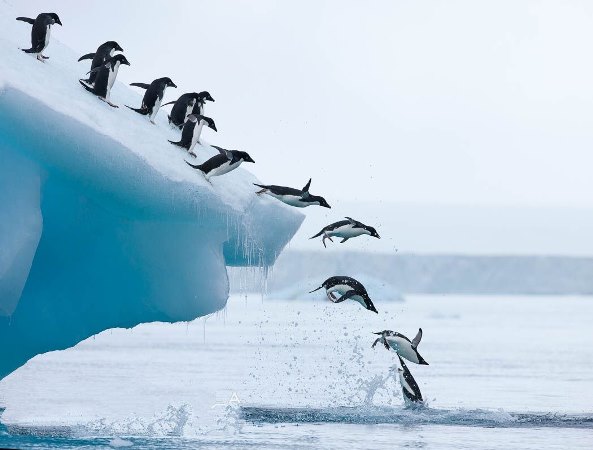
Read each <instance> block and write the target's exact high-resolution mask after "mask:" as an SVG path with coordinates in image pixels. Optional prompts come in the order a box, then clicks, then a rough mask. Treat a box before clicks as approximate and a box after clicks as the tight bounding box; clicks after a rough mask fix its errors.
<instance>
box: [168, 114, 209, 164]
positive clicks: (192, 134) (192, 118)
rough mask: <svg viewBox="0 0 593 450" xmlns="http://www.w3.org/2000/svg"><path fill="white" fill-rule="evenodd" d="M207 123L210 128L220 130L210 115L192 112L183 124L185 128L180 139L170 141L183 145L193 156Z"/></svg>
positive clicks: (179, 145)
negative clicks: (205, 115)
mask: <svg viewBox="0 0 593 450" xmlns="http://www.w3.org/2000/svg"><path fill="white" fill-rule="evenodd" d="M204 125H206V126H207V127H208V128H211V129H213V130H214V131H218V130H217V129H216V124H215V123H214V120H212V119H211V118H210V117H204V116H196V115H194V114H190V115H189V116H187V121H186V122H185V123H184V124H183V130H182V131H181V140H180V141H177V142H175V141H169V142H170V143H171V144H173V145H177V146H178V147H183V148H184V149H186V150H187V151H188V152H189V154H190V155H191V156H196V154H195V153H194V151H193V150H194V147H195V146H196V144H197V143H199V142H200V135H201V134H202V128H204Z"/></svg>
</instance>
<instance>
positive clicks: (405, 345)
mask: <svg viewBox="0 0 593 450" xmlns="http://www.w3.org/2000/svg"><path fill="white" fill-rule="evenodd" d="M386 339H387V343H388V344H389V346H390V347H391V348H392V349H393V350H394V351H395V352H396V353H397V354H398V355H399V356H401V357H402V358H405V359H407V360H408V361H411V362H413V363H416V364H419V363H420V360H419V359H418V355H417V354H416V352H415V351H414V349H413V348H412V344H410V343H409V342H408V341H406V340H405V339H403V338H400V337H398V336H387V338H386Z"/></svg>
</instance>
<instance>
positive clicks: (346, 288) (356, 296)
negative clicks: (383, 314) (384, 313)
mask: <svg viewBox="0 0 593 450" xmlns="http://www.w3.org/2000/svg"><path fill="white" fill-rule="evenodd" d="M322 288H325V293H326V295H327V298H328V299H329V300H330V301H331V302H333V303H341V302H343V301H345V300H348V299H350V300H354V301H356V302H358V303H360V304H361V305H362V306H363V307H364V308H366V309H368V310H369V311H373V312H375V313H377V314H378V313H379V312H378V311H377V309H376V308H375V305H373V302H372V301H371V298H370V297H369V294H368V293H367V290H366V289H365V287H364V286H363V285H362V283H361V282H360V281H357V280H355V279H354V278H351V277H346V276H335V277H330V278H328V279H327V280H325V281H324V282H323V283H322V284H321V286H319V287H318V288H317V289H313V290H312V291H310V292H309V294H310V293H312V292H315V291H318V290H319V289H322ZM334 292H336V293H337V294H339V295H340V297H336V296H335V295H334Z"/></svg>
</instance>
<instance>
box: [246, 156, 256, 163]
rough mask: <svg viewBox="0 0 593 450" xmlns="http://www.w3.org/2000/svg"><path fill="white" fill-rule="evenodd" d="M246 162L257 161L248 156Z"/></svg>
mask: <svg viewBox="0 0 593 450" xmlns="http://www.w3.org/2000/svg"><path fill="white" fill-rule="evenodd" d="M245 162H250V163H255V161H254V160H253V158H251V156H248V157H247V158H246V159H245Z"/></svg>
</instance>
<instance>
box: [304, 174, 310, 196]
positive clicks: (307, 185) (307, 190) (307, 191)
mask: <svg viewBox="0 0 593 450" xmlns="http://www.w3.org/2000/svg"><path fill="white" fill-rule="evenodd" d="M310 187H311V178H309V181H307V184H305V187H304V188H303V194H304V193H305V192H306V193H307V194H308V193H309V188H310Z"/></svg>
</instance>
